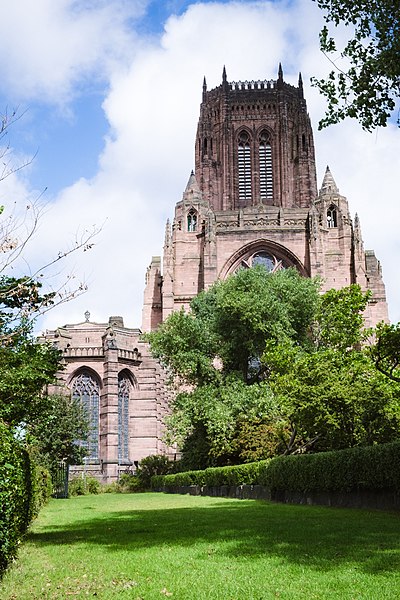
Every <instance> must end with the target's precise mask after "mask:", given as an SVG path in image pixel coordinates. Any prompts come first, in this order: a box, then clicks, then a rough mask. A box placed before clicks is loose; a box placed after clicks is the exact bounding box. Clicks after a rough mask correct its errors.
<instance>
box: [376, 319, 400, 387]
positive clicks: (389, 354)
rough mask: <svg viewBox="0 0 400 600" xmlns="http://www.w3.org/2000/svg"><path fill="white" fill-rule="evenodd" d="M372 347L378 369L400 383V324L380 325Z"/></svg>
mask: <svg viewBox="0 0 400 600" xmlns="http://www.w3.org/2000/svg"><path fill="white" fill-rule="evenodd" d="M374 333H375V343H374V344H372V346H371V347H370V353H371V358H372V360H373V361H374V363H375V366H376V368H377V369H378V370H379V371H380V372H381V373H383V374H384V375H386V376H387V377H389V379H391V380H392V381H396V382H400V323H397V324H393V325H389V324H388V323H383V322H382V323H379V324H378V326H377V327H376V330H375V332H374Z"/></svg>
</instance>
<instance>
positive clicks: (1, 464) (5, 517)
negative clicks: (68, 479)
mask: <svg viewBox="0 0 400 600" xmlns="http://www.w3.org/2000/svg"><path fill="white" fill-rule="evenodd" d="M50 495H51V480H50V475H49V473H48V471H46V470H45V469H43V468H41V467H38V466H37V465H36V464H35V463H34V462H33V460H32V459H31V457H30V456H29V453H28V452H27V450H26V449H25V448H24V447H23V445H22V444H21V443H20V442H18V440H16V439H15V437H14V435H13V433H12V432H11V431H10V429H9V428H8V427H7V425H5V424H4V423H2V422H1V421H0V576H1V574H2V573H3V572H4V570H5V569H6V568H7V565H8V563H9V562H10V560H12V559H13V558H14V557H15V555H16V552H17V548H18V545H19V543H20V540H21V539H22V537H23V535H24V534H25V532H26V530H27V528H28V526H29V524H30V522H31V521H32V519H33V518H34V517H35V516H36V515H37V514H38V512H39V509H40V507H41V506H42V505H43V504H44V503H45V502H46V501H47V500H48V498H49V497H50Z"/></svg>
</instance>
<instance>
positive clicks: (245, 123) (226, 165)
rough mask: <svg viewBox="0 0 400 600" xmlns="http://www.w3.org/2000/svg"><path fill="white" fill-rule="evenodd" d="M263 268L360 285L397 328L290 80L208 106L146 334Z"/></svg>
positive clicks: (155, 266)
mask: <svg viewBox="0 0 400 600" xmlns="http://www.w3.org/2000/svg"><path fill="white" fill-rule="evenodd" d="M257 263H262V264H264V265H265V266H266V267H267V268H268V269H269V270H271V271H273V270H276V269H280V268H286V267H290V266H292V267H295V268H297V269H298V271H299V272H300V273H301V274H303V275H304V276H306V277H313V276H315V275H319V276H320V277H321V278H322V281H323V287H322V289H323V290H324V291H325V290H328V289H330V288H336V289H338V288H341V287H343V286H347V285H350V284H351V283H359V284H360V286H361V288H362V289H363V290H371V292H372V301H371V303H370V304H369V307H368V309H367V311H366V321H367V324H369V325H374V324H376V323H377V322H378V321H380V320H382V319H383V320H386V321H387V320H388V313H387V304H386V297H385V288H384V284H383V281H382V274H381V270H380V265H379V262H378V261H377V259H376V257H375V254H374V253H373V251H364V248H363V242H362V237H361V229H360V222H359V219H358V217H357V216H356V218H355V220H354V223H353V221H352V218H351V216H350V212H349V207H348V203H347V200H346V198H345V197H344V196H342V195H340V193H339V189H338V187H337V185H336V183H335V181H334V179H333V176H332V174H331V172H330V170H329V168H327V170H326V173H325V177H324V180H323V183H322V186H321V189H320V191H319V193H318V191H317V181H316V168H315V151H314V141H313V132H312V128H311V123H310V118H309V116H308V113H307V106H306V101H305V99H304V95H303V85H302V79H301V75H300V76H299V80H298V86H297V87H295V86H292V85H289V84H288V83H286V82H285V81H284V80H283V72H282V67H281V66H280V65H279V71H278V79H277V80H276V81H268V80H264V81H245V82H228V80H227V75H226V70H225V68H224V70H223V75H222V83H221V85H220V86H218V87H217V88H215V89H213V90H210V91H208V90H207V85H206V81H205V79H204V83H203V98H202V103H201V107H200V118H199V123H198V127H197V135H196V143H195V173H193V172H192V174H191V176H190V178H189V181H188V184H187V186H186V189H185V191H184V193H183V198H182V200H181V201H180V202H178V203H177V204H176V207H175V217H174V220H173V222H172V226H171V225H170V223H167V227H166V233H165V243H164V255H163V265H162V269H161V261H160V258H159V257H153V260H152V263H151V265H150V267H149V269H148V272H147V276H146V290H145V299H144V307H143V324H142V329H143V330H144V331H149V330H152V329H154V328H155V327H157V325H158V324H159V323H160V322H162V321H163V320H164V319H165V318H166V317H167V316H168V315H169V314H170V313H171V312H172V311H173V310H179V308H181V307H182V306H183V307H185V308H188V307H189V304H190V301H191V299H192V298H193V297H194V296H195V295H196V294H198V293H199V292H200V291H201V290H203V289H207V288H208V287H209V286H210V285H211V284H212V283H213V282H215V281H216V280H217V279H221V278H225V277H227V276H228V275H229V274H231V273H234V272H235V271H236V270H237V269H238V268H240V267H244V268H248V267H251V266H252V265H254V264H257Z"/></svg>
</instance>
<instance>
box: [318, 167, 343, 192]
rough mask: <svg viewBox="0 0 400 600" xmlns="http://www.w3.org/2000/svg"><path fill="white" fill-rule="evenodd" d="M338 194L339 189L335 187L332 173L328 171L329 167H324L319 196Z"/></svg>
mask: <svg viewBox="0 0 400 600" xmlns="http://www.w3.org/2000/svg"><path fill="white" fill-rule="evenodd" d="M330 193H331V194H332V193H333V194H335V193H336V194H338V193H339V188H338V186H337V185H336V182H335V180H334V179H333V176H332V173H331V171H330V169H329V167H328V166H327V167H326V171H325V175H324V180H323V182H322V186H321V194H330Z"/></svg>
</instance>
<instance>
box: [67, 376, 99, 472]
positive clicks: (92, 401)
mask: <svg viewBox="0 0 400 600" xmlns="http://www.w3.org/2000/svg"><path fill="white" fill-rule="evenodd" d="M69 388H70V390H71V396H72V398H74V399H75V400H77V401H78V402H80V403H81V405H82V406H83V408H84V410H85V411H86V413H87V416H88V419H89V426H90V431H89V435H88V439H87V440H86V441H82V442H81V444H82V446H84V447H85V448H86V449H87V458H88V460H89V462H93V463H96V462H98V461H99V424H100V393H101V379H100V377H99V375H98V373H96V371H94V370H93V369H91V368H90V367H85V366H82V367H79V369H76V371H74V373H73V374H72V376H71V377H70V379H69Z"/></svg>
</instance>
